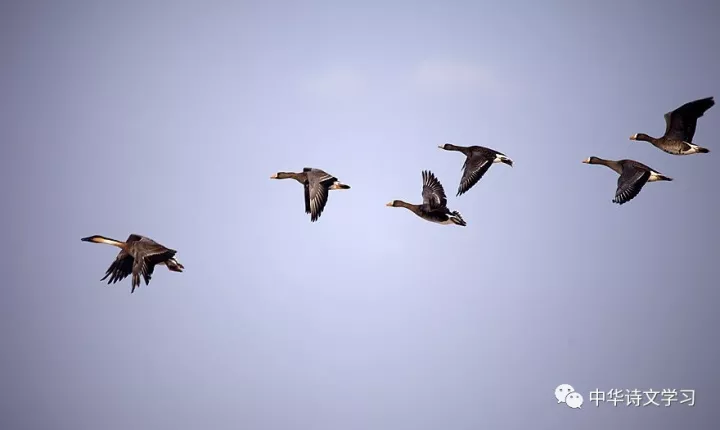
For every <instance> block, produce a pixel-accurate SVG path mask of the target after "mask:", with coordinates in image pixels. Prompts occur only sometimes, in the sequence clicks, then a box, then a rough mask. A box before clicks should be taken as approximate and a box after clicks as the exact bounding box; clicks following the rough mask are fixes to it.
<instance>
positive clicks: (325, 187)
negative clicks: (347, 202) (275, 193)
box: [270, 167, 350, 222]
mask: <svg viewBox="0 0 720 430" xmlns="http://www.w3.org/2000/svg"><path fill="white" fill-rule="evenodd" d="M270 179H295V180H296V181H298V182H300V183H301V184H302V185H303V188H304V190H305V213H308V214H310V221H311V222H315V221H317V220H318V218H320V215H322V213H323V211H324V210H325V205H327V201H328V195H329V192H330V190H347V189H350V186H349V185H346V184H342V183H340V182H339V181H338V178H336V177H335V176H333V175H331V174H329V173H327V172H325V171H323V170H320V169H315V168H312V167H305V168H303V171H302V172H298V173H295V172H278V173H276V174H274V175H272V176H271V177H270Z"/></svg>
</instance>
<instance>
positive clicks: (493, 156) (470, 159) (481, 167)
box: [438, 143, 513, 197]
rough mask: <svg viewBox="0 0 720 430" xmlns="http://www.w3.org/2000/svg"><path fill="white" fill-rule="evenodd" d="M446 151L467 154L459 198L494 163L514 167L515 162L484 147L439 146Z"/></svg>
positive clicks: (458, 193)
mask: <svg viewBox="0 0 720 430" xmlns="http://www.w3.org/2000/svg"><path fill="white" fill-rule="evenodd" d="M438 148H440V149H444V150H446V151H458V152H462V153H463V154H465V163H463V166H462V169H463V175H462V178H461V179H460V186H459V187H458V191H457V197H459V196H461V195H463V194H465V193H466V192H467V191H468V190H469V189H470V188H472V187H473V185H475V184H477V183H478V181H479V180H480V179H481V178H482V177H483V175H485V173H486V172H487V171H488V170H489V169H490V166H492V165H493V164H494V163H505V164H507V165H508V166H510V167H512V165H513V161H512V160H511V159H510V158H508V157H507V156H506V155H505V154H503V153H501V152H498V151H496V150H494V149H490V148H486V147H484V146H457V145H453V144H450V143H446V144H444V145H440V146H438Z"/></svg>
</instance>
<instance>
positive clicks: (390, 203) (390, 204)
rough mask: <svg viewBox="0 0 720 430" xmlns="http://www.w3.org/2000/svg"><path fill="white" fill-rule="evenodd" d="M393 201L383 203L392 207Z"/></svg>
mask: <svg viewBox="0 0 720 430" xmlns="http://www.w3.org/2000/svg"><path fill="white" fill-rule="evenodd" d="M392 205H393V202H389V203H385V206H391V207H392Z"/></svg>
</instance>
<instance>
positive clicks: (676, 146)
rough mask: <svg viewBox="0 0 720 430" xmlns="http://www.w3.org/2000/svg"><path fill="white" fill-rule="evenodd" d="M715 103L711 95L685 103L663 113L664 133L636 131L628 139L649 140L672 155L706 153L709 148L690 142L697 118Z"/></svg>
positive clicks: (693, 134)
mask: <svg viewBox="0 0 720 430" xmlns="http://www.w3.org/2000/svg"><path fill="white" fill-rule="evenodd" d="M714 105H715V100H713V98H712V97H706V98H704V99H699V100H695V101H691V102H688V103H685V104H684V105H682V106H680V107H679V108H677V109H675V110H673V111H670V112H668V113H666V114H665V134H664V135H663V136H662V137H660V138H656V137H652V136H648V135H647V134H645V133H637V134H633V135H632V136H630V140H640V141H644V142H650V143H651V144H653V145H654V146H656V147H658V148H660V149H661V150H663V151H665V152H667V153H668V154H673V155H690V154H707V153H708V152H710V150H709V149H707V148H703V147H700V146H697V145H695V144H694V143H692V140H693V137H694V136H695V128H696V127H697V121H698V118H700V117H701V116H703V115H704V114H705V112H706V111H707V110H708V109H710V108H711V107H713V106H714Z"/></svg>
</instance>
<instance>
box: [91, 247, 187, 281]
mask: <svg viewBox="0 0 720 430" xmlns="http://www.w3.org/2000/svg"><path fill="white" fill-rule="evenodd" d="M80 240H82V241H83V242H92V243H104V244H106V245H112V246H116V247H118V248H120V252H119V253H118V255H117V257H115V261H114V262H113V263H112V264H111V265H110V267H109V268H108V269H107V271H106V272H105V276H104V277H103V278H102V279H101V281H104V280H105V279H107V278H108V276H109V277H110V279H109V280H108V284H114V283H116V282H118V281H121V280H123V279H125V278H126V277H127V276H129V275H130V274H132V289H131V290H130V292H131V293H133V292H135V288H137V287H139V286H140V277H141V276H142V278H143V279H144V280H145V285H148V284H149V283H150V279H151V278H152V275H153V271H154V270H155V266H156V265H161V266H166V267H167V268H168V270H170V271H173V272H182V271H183V269H185V266H183V265H182V264H180V263H179V262H178V261H177V260H176V259H175V254H176V253H177V251H175V250H174V249H170V248H167V247H165V246H163V245H161V244H159V243H157V242H155V241H154V240H152V239H150V238H148V237H145V236H141V235H139V234H131V235H130V236H128V238H127V240H126V241H125V242H121V241H119V240H115V239H109V238H107V237H104V236H99V235H94V236H88V237H84V238H82V239H80Z"/></svg>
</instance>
